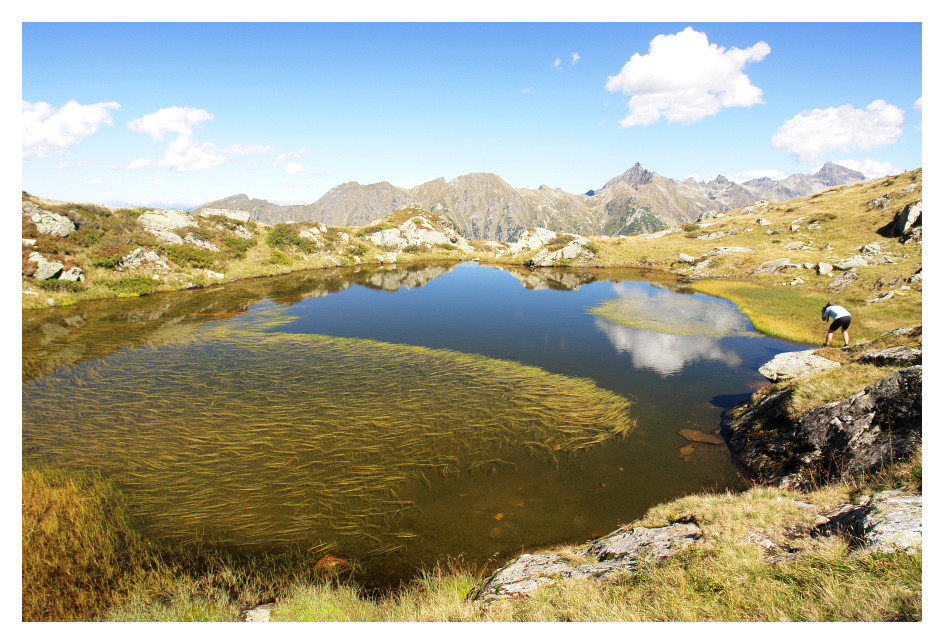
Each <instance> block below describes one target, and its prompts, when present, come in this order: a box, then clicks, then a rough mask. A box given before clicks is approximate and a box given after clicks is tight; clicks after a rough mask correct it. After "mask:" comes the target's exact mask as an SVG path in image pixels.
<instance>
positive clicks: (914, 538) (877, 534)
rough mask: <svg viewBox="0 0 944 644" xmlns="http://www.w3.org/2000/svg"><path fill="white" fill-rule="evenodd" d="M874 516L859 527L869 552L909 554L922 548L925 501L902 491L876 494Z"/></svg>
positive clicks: (865, 547) (863, 517) (862, 522)
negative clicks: (922, 521)
mask: <svg viewBox="0 0 944 644" xmlns="http://www.w3.org/2000/svg"><path fill="white" fill-rule="evenodd" d="M869 505H870V510H871V511H870V512H868V513H867V514H865V515H864V516H862V517H861V518H860V519H859V521H857V523H856V531H857V532H858V533H859V534H860V535H861V539H862V549H863V550H864V551H867V552H907V553H911V554H914V553H915V552H917V550H918V548H920V547H921V514H922V499H921V496H920V495H906V494H902V493H901V492H900V491H898V490H891V491H888V492H882V493H880V494H876V495H875V497H874V498H873V499H872V501H871V503H870V504H869Z"/></svg>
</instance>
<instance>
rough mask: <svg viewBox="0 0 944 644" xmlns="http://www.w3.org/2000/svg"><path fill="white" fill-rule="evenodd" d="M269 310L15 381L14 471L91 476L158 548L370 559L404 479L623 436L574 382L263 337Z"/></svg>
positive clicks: (500, 363) (440, 356)
mask: <svg viewBox="0 0 944 644" xmlns="http://www.w3.org/2000/svg"><path fill="white" fill-rule="evenodd" d="M282 310H283V309H280V308H276V309H268V310H267V311H268V312H264V313H261V314H260V313H255V314H253V315H251V316H250V318H251V319H250V320H249V322H250V324H248V325H246V324H245V321H240V324H241V326H240V330H236V327H235V325H231V324H230V323H229V321H228V320H225V319H224V320H221V321H220V322H219V323H217V324H214V325H208V326H207V327H205V330H203V331H201V332H199V333H196V334H195V335H193V336H192V337H190V338H187V339H172V340H169V341H167V342H164V343H161V344H155V345H144V346H142V347H139V348H134V349H125V350H121V351H118V352H115V353H114V354H111V355H110V356H108V357H107V358H104V359H101V360H97V361H90V362H84V363H81V364H78V365H74V366H68V367H63V368H60V369H58V370H57V371H56V372H54V373H52V374H50V375H49V376H46V377H43V378H39V379H37V380H34V381H32V382H29V383H26V384H24V386H23V453H24V457H26V458H28V459H37V460H41V461H45V462H55V463H58V464H62V465H67V466H70V467H78V468H86V467H87V468H96V469H99V470H101V471H102V472H103V473H104V474H106V475H108V476H109V478H111V479H112V480H114V481H116V482H117V483H118V484H119V485H121V486H122V488H124V489H125V490H126V491H127V492H128V493H129V496H130V498H131V501H132V510H131V511H132V515H133V517H134V518H135V519H136V520H137V522H138V523H139V524H140V525H141V526H142V527H143V528H144V529H145V531H146V532H147V533H149V534H151V535H153V536H156V537H162V538H169V539H172V540H175V541H178V542H187V541H194V542H210V543H218V544H223V545H232V546H241V547H248V548H252V547H263V546H264V547H269V546H273V545H279V544H282V545H287V546H302V547H321V546H322V545H323V544H325V543H330V542H332V541H336V540H340V539H345V540H352V539H353V540H361V541H363V542H365V543H368V544H369V546H370V550H372V551H373V552H386V551H389V550H390V549H392V548H394V547H396V546H397V545H398V543H402V542H403V540H404V539H407V538H410V537H411V536H412V535H406V536H404V535H403V534H396V532H397V530H396V529H395V527H390V528H389V529H388V527H387V523H388V522H389V521H390V520H391V519H392V518H393V517H395V516H396V515H397V514H399V513H401V512H404V511H409V508H410V507H411V502H410V499H405V498H400V492H401V491H402V490H403V489H404V488H405V487H406V486H407V485H409V484H410V483H412V482H415V481H418V480H426V481H430V480H431V479H434V478H435V477H447V476H457V475H463V473H465V472H469V471H478V470H480V469H481V468H495V467H501V466H507V465H511V464H513V459H514V458H515V457H516V456H515V455H518V456H520V455H521V454H524V453H531V454H541V453H543V454H545V455H546V456H547V458H549V459H550V458H554V457H555V455H566V454H567V453H573V452H575V451H577V450H583V449H587V448H589V447H591V446H592V445H594V444H596V443H599V442H602V441H604V440H607V439H608V438H610V437H613V436H620V435H624V434H626V433H628V432H629V431H630V430H631V429H632V426H633V421H632V419H631V418H630V416H629V414H628V408H629V402H628V401H627V400H626V399H625V398H622V397H621V396H618V395H616V394H614V393H612V392H609V391H607V390H604V389H601V388H599V387H598V386H596V385H595V384H594V383H593V382H592V381H590V380H587V379H578V378H572V377H567V376H561V375H557V374H552V373H549V372H547V371H544V370H542V369H539V368H537V367H530V366H525V365H521V364H518V363H514V362H510V361H505V360H495V359H490V358H485V357H483V356H479V355H472V354H463V353H458V352H454V351H446V350H434V349H427V348H423V347H415V346H405V345H394V344H388V343H383V342H376V341H370V340H360V339H343V338H334V337H328V336H313V335H296V334H288V333H280V332H271V327H272V326H273V324H274V323H276V322H278V321H279V320H280V315H279V312H280V311H282ZM253 318H254V319H253ZM267 329H268V330H269V332H266V330H267Z"/></svg>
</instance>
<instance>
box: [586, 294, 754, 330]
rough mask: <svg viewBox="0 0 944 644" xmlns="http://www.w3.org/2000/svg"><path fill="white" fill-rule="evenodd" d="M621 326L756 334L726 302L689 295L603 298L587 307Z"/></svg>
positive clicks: (595, 313)
mask: <svg viewBox="0 0 944 644" xmlns="http://www.w3.org/2000/svg"><path fill="white" fill-rule="evenodd" d="M587 312H588V313H590V314H591V315H596V316H599V317H601V318H604V319H606V320H609V321H611V322H615V323H616V324H621V325H623V326H628V327H633V328H638V329H648V330H650V331H656V332H658V333H663V334H666V335H695V336H721V337H729V336H739V335H758V334H757V333H755V332H753V331H751V329H750V328H749V325H748V324H747V323H746V320H744V318H743V316H741V315H740V314H739V313H738V312H737V311H736V310H734V309H733V308H732V307H731V306H730V305H729V304H728V303H727V302H722V301H720V300H718V301H713V300H705V299H695V298H692V297H633V298H617V299H613V300H606V301H604V302H601V303H600V304H598V305H596V306H594V307H591V308H589V309H587Z"/></svg>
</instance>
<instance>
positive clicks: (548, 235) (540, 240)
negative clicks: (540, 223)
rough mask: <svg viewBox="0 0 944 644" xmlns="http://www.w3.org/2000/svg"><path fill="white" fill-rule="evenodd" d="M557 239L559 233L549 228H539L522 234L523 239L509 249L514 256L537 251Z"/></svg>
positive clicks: (519, 239) (520, 238)
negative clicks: (523, 252)
mask: <svg viewBox="0 0 944 644" xmlns="http://www.w3.org/2000/svg"><path fill="white" fill-rule="evenodd" d="M555 237H557V233H555V232H554V231H553V230H548V229H547V228H540V227H538V228H534V229H531V230H526V231H524V232H523V233H521V237H519V238H518V241H516V242H515V243H513V244H511V246H509V247H508V250H509V252H511V253H512V254H516V253H520V252H522V251H527V250H537V249H539V248H541V246H544V245H545V244H547V242H549V241H551V240H552V239H554V238H555Z"/></svg>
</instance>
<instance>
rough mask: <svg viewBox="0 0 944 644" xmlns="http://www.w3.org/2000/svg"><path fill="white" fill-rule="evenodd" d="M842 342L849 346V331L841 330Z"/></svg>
mask: <svg viewBox="0 0 944 644" xmlns="http://www.w3.org/2000/svg"><path fill="white" fill-rule="evenodd" d="M842 341H843V342H845V343H846V346H847V347H848V346H849V331H847V330H846V329H843V330H842Z"/></svg>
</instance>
